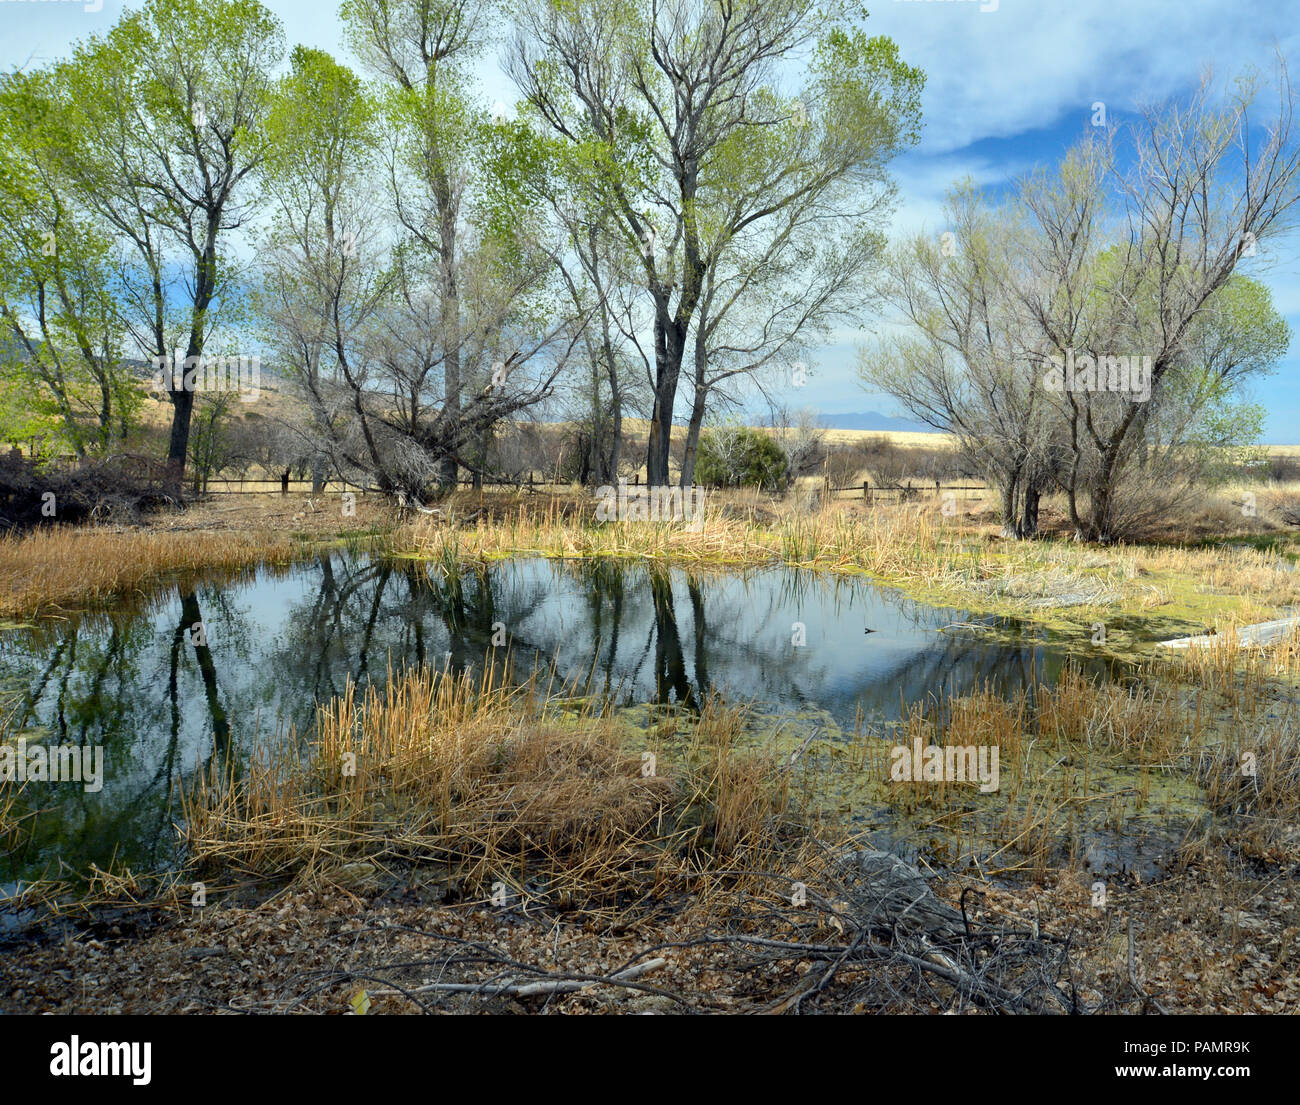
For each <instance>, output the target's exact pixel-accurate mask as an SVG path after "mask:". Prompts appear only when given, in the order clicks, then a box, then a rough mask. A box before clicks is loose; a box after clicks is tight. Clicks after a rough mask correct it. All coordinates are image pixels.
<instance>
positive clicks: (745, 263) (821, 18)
mask: <svg viewBox="0 0 1300 1105" xmlns="http://www.w3.org/2000/svg"><path fill="white" fill-rule="evenodd" d="M512 10H513V12H514V15H515V21H516V25H517V29H518V31H517V36H516V40H515V42H514V44H513V47H512V51H511V54H510V57H509V60H508V67H509V69H510V72H511V75H512V76H513V78H514V80H515V81H516V83H517V84H518V85H519V87H520V88H521V89H522V90H523V93H524V95H525V97H526V99H527V101H528V103H529V105H530V107H531V110H532V111H533V112H534V113H535V115H536V117H537V118H538V119H539V120H540V121H541V123H542V125H543V126H545V127H546V128H548V129H549V130H550V131H551V132H552V133H553V134H555V135H556V136H558V137H559V138H561V139H562V140H563V141H565V142H567V143H571V144H572V145H573V146H574V147H575V149H576V150H577V151H578V152H579V153H580V156H581V157H583V158H585V159H586V160H587V161H588V162H589V163H590V165H591V166H592V168H593V170H594V171H593V173H592V178H593V187H594V188H596V189H597V190H598V191H597V193H596V194H597V196H598V198H599V199H600V203H601V207H602V210H607V211H609V212H610V213H611V217H612V219H613V225H614V226H615V227H616V229H617V234H618V238H619V240H620V241H621V243H622V245H623V248H624V249H625V250H626V251H628V253H629V254H630V255H631V256H632V257H634V258H635V259H636V261H635V266H632V265H629V266H628V271H629V272H635V273H636V280H637V285H638V287H639V292H640V298H641V306H642V310H643V312H644V313H645V314H647V315H648V316H649V317H650V319H651V320H652V331H653V333H652V342H653V349H652V350H651V351H650V352H648V353H646V354H644V356H645V358H646V360H647V363H648V364H649V365H650V366H651V367H650V374H651V379H652V381H653V392H654V403H653V409H652V412H651V425H650V440H649V446H648V451H647V478H648V480H649V482H650V483H651V484H666V483H667V482H668V479H669V472H668V468H669V451H670V444H671V429H672V424H673V417H674V405H675V403H676V398H677V391H678V384H679V381H680V379H681V375H682V367H683V361H684V359H685V358H686V357H687V356H688V354H689V355H691V356H693V358H694V360H695V363H696V366H697V375H696V379H695V384H696V397H697V405H698V408H699V409H698V410H692V415H691V426H692V434H693V435H694V434H695V433H697V432H698V426H699V425H700V424H701V422H702V419H703V413H704V403H705V400H706V398H707V396H708V394H709V392H710V391H711V390H712V389H713V388H714V387H716V386H717V384H718V383H719V377H718V376H717V375H716V373H717V372H718V371H722V372H729V371H736V372H740V371H749V370H752V369H754V368H757V367H759V366H761V365H762V364H765V363H767V362H768V361H769V360H770V359H771V358H772V357H774V356H776V355H778V354H780V353H781V352H782V351H784V350H786V349H788V348H790V346H791V344H792V343H793V342H795V341H796V340H797V339H798V337H799V335H800V334H801V333H802V332H803V331H804V328H805V327H808V328H813V329H815V328H816V327H817V326H818V325H824V324H826V323H828V322H830V321H831V320H833V319H835V318H837V317H839V315H840V313H841V312H842V311H844V310H846V309H847V308H848V306H849V303H848V301H849V299H851V294H852V292H853V291H857V292H859V293H861V291H862V290H863V287H862V284H863V282H862V280H861V276H862V274H863V271H864V265H865V262H866V260H867V259H869V258H870V257H871V256H872V255H873V254H874V253H875V252H876V251H878V249H879V240H878V238H873V237H872V236H871V235H870V234H867V233H865V231H867V230H869V229H871V228H872V227H873V226H875V225H876V218H877V217H878V216H879V215H880V214H881V213H882V212H883V210H884V201H885V200H886V199H887V198H888V187H887V185H886V183H885V179H884V175H883V168H884V166H885V164H886V163H887V162H888V161H889V159H890V158H891V157H892V155H893V154H894V153H896V152H897V151H898V150H900V149H901V148H903V147H905V146H906V145H908V144H910V143H912V142H914V141H916V139H917V136H918V133H919V112H920V109H919V100H920V89H921V85H922V82H923V77H922V75H921V73H920V72H919V71H918V70H916V69H913V68H911V67H910V66H907V65H906V64H904V63H903V62H902V61H901V60H900V58H899V56H898V52H897V49H896V47H895V46H894V44H893V43H892V42H890V41H889V40H887V39H883V38H873V39H869V38H867V37H866V36H865V35H863V34H862V33H861V32H860V31H859V30H858V29H857V28H856V26H855V23H856V21H857V20H858V19H860V18H861V16H862V15H863V14H864V13H863V12H862V11H861V10H860V8H859V7H858V6H857V5H856V4H852V3H841V2H833V3H831V4H830V5H825V4H821V3H818V2H816V0H745V2H742V3H732V2H727V3H722V2H711V3H705V4H692V3H685V2H678V0H649V2H646V0H615V2H612V3H611V2H609V0H517V2H516V3H515V4H514V7H513V9H512ZM807 47H813V58H814V60H813V63H812V65H811V67H810V69H809V73H808V81H807V84H806V87H805V88H804V89H803V90H802V91H801V93H800V95H799V96H798V97H795V96H790V95H789V94H788V93H786V92H785V91H783V88H784V86H785V83H786V76H787V73H786V66H787V62H788V59H789V58H790V57H791V55H795V54H797V53H799V52H800V51H802V50H804V49H805V48H807ZM837 220H838V221H837ZM834 228H838V229H834ZM801 259H802V261H804V262H809V261H811V264H801V263H800V261H801ZM778 289H779V290H778ZM805 298H806V299H807V300H808V303H809V309H807V310H805V309H803V308H801V307H795V308H793V309H791V308H790V306H789V305H790V304H791V303H792V302H798V301H800V300H802V299H805ZM782 300H784V303H782ZM760 308H762V309H763V311H764V314H765V315H766V317H767V319H768V322H769V327H768V332H767V335H766V336H765V337H760V338H759V339H757V342H753V341H752V339H751V340H750V341H748V342H746V341H742V342H737V341H734V340H732V338H733V336H734V335H735V334H737V333H738V332H739V330H740V325H739V319H738V318H737V316H739V315H740V314H741V313H742V312H743V311H745V310H755V311H757V310H759V309H760ZM733 321H734V322H735V325H727V324H728V323H729V322H733ZM757 329H758V332H760V333H761V332H762V329H763V324H762V323H761V322H760V323H759V326H758V328H757ZM710 365H713V366H714V368H713V370H710V367H709V366H710ZM690 468H691V455H690V450H688V456H687V463H686V464H685V465H684V466H683V469H682V474H681V478H682V480H683V481H685V482H689V481H690V478H691V471H690Z"/></svg>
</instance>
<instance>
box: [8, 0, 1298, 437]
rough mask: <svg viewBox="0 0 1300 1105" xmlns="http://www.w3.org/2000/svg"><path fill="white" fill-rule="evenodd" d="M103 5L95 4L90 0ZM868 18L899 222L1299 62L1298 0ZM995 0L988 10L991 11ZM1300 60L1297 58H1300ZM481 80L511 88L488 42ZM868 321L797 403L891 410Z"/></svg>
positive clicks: (1274, 280)
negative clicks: (904, 111) (910, 120)
mask: <svg viewBox="0 0 1300 1105" xmlns="http://www.w3.org/2000/svg"><path fill="white" fill-rule="evenodd" d="M264 2H266V3H267V7H269V8H270V9H271V10H272V11H273V12H275V14H276V15H277V16H278V17H279V18H280V19H281V21H282V22H283V23H284V27H285V36H286V39H287V41H288V42H289V43H290V44H293V43H297V42H301V43H305V44H307V45H312V46H318V47H320V48H322V49H326V50H329V51H331V52H332V53H334V54H335V55H336V56H337V57H339V58H340V59H341V60H344V61H349V62H352V63H355V59H354V58H352V57H351V56H350V55H349V53H348V51H346V50H345V49H344V48H343V47H342V41H341V40H342V35H341V32H340V26H339V21H338V18H337V7H336V4H335V3H334V0H264ZM97 5H98V6H99V10H98V11H90V10H86V9H87V8H94V7H96V6H97ZM123 6H124V5H123V4H122V3H121V2H119V0H45V2H35V0H26V2H24V0H0V31H2V32H3V33H0V64H2V65H4V66H6V67H9V66H14V65H28V64H39V63H41V62H43V61H45V60H49V59H52V58H56V57H60V56H63V55H64V54H66V53H67V51H68V50H69V47H70V45H71V43H72V42H74V41H75V40H76V39H78V38H81V37H83V36H85V35H88V34H93V33H97V32H102V31H104V30H107V29H108V27H110V26H111V25H112V24H113V22H115V20H116V19H117V17H118V16H119V15H120V13H121V11H122V8H123ZM868 8H869V11H870V18H869V19H868V20H867V24H866V26H867V30H868V31H869V32H870V33H872V34H886V35H889V36H890V37H891V38H893V39H894V40H895V41H896V42H897V43H898V45H899V49H900V51H901V52H902V55H903V57H904V58H905V59H906V60H907V61H908V62H909V63H910V64H913V65H919V66H920V67H921V68H922V69H923V70H924V71H925V73H926V89H925V94H924V100H923V109H924V119H925V128H924V131H923V134H922V142H921V145H920V146H919V147H918V148H917V149H915V150H914V151H912V152H910V153H908V154H906V155H905V156H903V157H901V158H900V159H899V160H898V161H897V162H895V165H894V169H895V176H896V178H897V180H898V183H899V185H900V193H901V202H900V206H899V210H898V211H897V213H896V214H895V217H894V226H893V229H894V230H895V231H896V232H900V233H901V232H909V231H915V230H918V229H920V228H922V227H924V228H928V229H930V230H934V231H938V230H939V229H942V215H941V205H942V202H943V194H944V192H945V190H946V189H947V188H949V187H950V186H951V185H952V183H953V182H954V181H955V180H957V179H959V178H961V177H963V176H966V175H970V176H971V177H973V178H974V179H975V181H976V182H977V183H978V184H983V185H988V186H990V187H998V186H1000V185H1003V184H1005V183H1006V182H1008V181H1009V180H1011V179H1012V178H1014V177H1015V176H1016V175H1018V174H1020V173H1022V172H1024V171H1026V170H1028V169H1032V168H1033V167H1034V166H1035V165H1039V164H1049V163H1051V162H1054V161H1055V160H1057V159H1058V158H1059V157H1060V156H1061V154H1062V153H1063V152H1064V151H1065V149H1066V148H1067V147H1068V146H1069V145H1070V144H1071V143H1072V142H1073V141H1075V140H1076V139H1077V138H1078V137H1079V136H1080V135H1081V134H1082V133H1083V132H1084V129H1085V128H1086V127H1087V125H1088V122H1089V118H1090V116H1091V113H1092V104H1093V103H1094V102H1095V101H1097V100H1101V101H1102V102H1104V103H1105V104H1106V108H1107V113H1108V115H1109V117H1110V121H1111V122H1112V123H1115V122H1122V121H1123V120H1124V119H1125V117H1126V116H1127V115H1128V114H1129V113H1131V112H1133V111H1134V109H1136V108H1137V107H1139V106H1140V105H1142V104H1145V103H1159V102H1161V101H1164V100H1167V99H1169V98H1170V97H1174V96H1179V95H1183V94H1186V93H1187V92H1188V91H1189V90H1190V89H1191V88H1192V87H1193V86H1194V85H1195V84H1196V83H1197V81H1198V79H1199V78H1200V75H1201V74H1202V72H1203V71H1204V70H1205V69H1206V68H1207V67H1209V68H1212V69H1213V71H1214V72H1215V73H1216V74H1218V75H1219V76H1220V77H1223V78H1230V77H1231V76H1233V75H1235V74H1236V73H1238V72H1239V71H1241V70H1242V69H1243V68H1245V67H1246V66H1251V65H1253V66H1257V67H1258V68H1259V69H1260V70H1261V71H1263V73H1264V74H1267V73H1268V72H1269V71H1270V70H1271V67H1272V65H1273V59H1274V54H1275V52H1276V51H1277V50H1281V52H1282V53H1283V54H1284V55H1285V56H1286V57H1287V58H1288V59H1290V60H1291V61H1292V62H1293V63H1296V62H1300V18H1297V14H1300V13H1298V11H1297V8H1296V5H1295V3H1294V0H1285V2H1284V0H1234V2H1233V3H1231V4H1227V3H1223V2H1222V0H1128V2H1125V0H1107V2H1087V0H876V2H874V3H870V4H868ZM985 9H987V10H985ZM1293 67H1294V68H1295V69H1296V70H1300V64H1295V65H1293ZM481 78H482V87H483V95H484V97H485V99H486V100H487V101H489V102H496V101H499V102H502V103H506V104H509V103H511V102H513V100H514V99H515V93H514V90H513V88H512V86H511V85H510V82H509V81H508V80H507V78H506V77H505V75H504V74H503V73H502V72H501V70H500V67H499V65H498V64H497V62H496V58H495V50H491V49H490V50H489V51H488V56H487V59H486V60H485V61H484V63H483V65H482V66H481ZM1252 274H1253V275H1256V276H1258V277H1259V278H1260V279H1262V280H1263V281H1264V282H1265V283H1267V284H1268V285H1269V287H1270V288H1271V289H1272V292H1273V297H1274V303H1275V305H1276V307H1277V309H1278V310H1279V311H1281V312H1282V313H1283V314H1284V315H1285V316H1286V318H1287V321H1288V322H1289V323H1290V324H1291V327H1292V329H1293V330H1294V331H1296V332H1297V333H1298V334H1300V241H1290V242H1287V243H1283V244H1282V246H1281V247H1280V248H1278V249H1276V250H1274V251H1273V255H1272V257H1271V258H1270V259H1269V263H1268V265H1267V266H1266V267H1257V268H1256V269H1255V270H1254V271H1253V273H1252ZM858 340H859V338H858V336H857V335H855V334H842V335H838V340H837V341H836V343H835V344H832V345H829V346H827V347H826V348H824V349H822V350H820V351H819V352H818V353H817V354H816V355H814V356H813V358H812V360H811V364H812V368H813V371H812V375H811V378H810V380H809V383H808V385H807V387H806V388H804V389H803V392H802V394H801V395H800V402H801V403H806V404H808V405H810V406H814V407H817V408H819V409H821V410H822V411H823V412H826V413H835V412H848V411H859V410H870V409H875V410H881V411H885V412H888V413H897V409H896V407H894V405H893V404H892V402H891V401H890V400H888V399H886V398H884V397H882V396H872V395H868V394H866V393H865V392H863V391H862V390H861V388H860V387H859V385H858V383H857V377H856V374H855V372H854V365H855V363H856V347H857V343H858ZM1297 381H1300V338H1297V339H1296V340H1295V341H1293V343H1292V347H1291V350H1290V352H1289V353H1288V355H1287V357H1286V358H1285V359H1284V360H1283V362H1282V363H1281V364H1280V365H1279V366H1278V370H1277V372H1276V374H1275V375H1273V376H1272V377H1270V378H1269V379H1268V380H1266V381H1262V382H1261V383H1260V384H1259V385H1258V386H1257V389H1256V394H1255V397H1256V399H1257V400H1258V401H1260V402H1261V403H1263V404H1264V405H1265V407H1266V408H1267V411H1268V421H1267V423H1266V432H1265V439H1266V440H1267V441H1270V442H1278V443H1282V442H1286V443H1294V442H1300V387H1297V386H1296V383H1297Z"/></svg>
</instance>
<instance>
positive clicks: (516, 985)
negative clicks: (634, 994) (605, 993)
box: [372, 958, 668, 998]
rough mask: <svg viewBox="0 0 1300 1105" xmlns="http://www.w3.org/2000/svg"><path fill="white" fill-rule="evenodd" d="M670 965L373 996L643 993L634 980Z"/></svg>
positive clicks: (655, 962)
mask: <svg viewBox="0 0 1300 1105" xmlns="http://www.w3.org/2000/svg"><path fill="white" fill-rule="evenodd" d="M667 962H668V960H666V959H663V958H659V959H647V960H646V961H645V962H644V963H638V964H636V965H635V966H632V967H628V968H626V969H625V970H622V971H618V972H617V973H615V974H612V975H608V976H605V977H602V978H566V979H555V980H554V981H538V982H518V981H516V980H515V979H513V978H507V979H504V980H502V981H501V982H426V983H425V984H424V985H422V986H412V987H410V988H409V989H408V990H405V991H401V990H374V991H372V993H373V994H375V995H377V996H378V995H382V996H386V997H391V996H394V995H397V994H402V993H406V994H428V993H440V994H488V995H491V996H493V997H498V996H503V995H504V996H506V997H512V998H526V997H535V996H537V995H538V994H571V993H574V992H575V991H577V990H585V989H586V988H587V987H588V986H625V985H629V984H631V985H630V986H629V988H630V989H633V990H640V989H643V987H641V986H638V985H636V984H635V983H634V982H633V980H634V979H637V978H640V977H641V976H642V975H644V974H649V973H650V972H651V971H656V970H658V969H659V968H660V967H662V966H663V965H664V964H665V963H667Z"/></svg>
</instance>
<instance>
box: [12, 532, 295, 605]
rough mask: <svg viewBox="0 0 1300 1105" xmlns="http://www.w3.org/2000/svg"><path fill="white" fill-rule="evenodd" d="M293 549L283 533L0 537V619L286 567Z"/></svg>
mask: <svg viewBox="0 0 1300 1105" xmlns="http://www.w3.org/2000/svg"><path fill="white" fill-rule="evenodd" d="M294 555H295V550H294V547H293V545H292V542H291V541H290V540H289V538H288V536H287V535H285V534H277V533H274V532H258V533H233V532H231V533H202V532H198V533H166V532H162V533H157V532H149V531H139V532H128V533H122V532H118V531H115V530H111V529H83V530H76V529H72V528H70V527H64V526H60V527H57V528H51V529H45V530H40V531H38V532H36V533H32V534H28V535H27V536H25V537H0V617H6V616H7V617H21V616H25V615H37V614H42V613H47V612H49V611H50V610H52V609H55V608H59V607H64V608H66V607H69V606H82V605H87V604H91V603H95V602H100V601H103V600H104V599H106V598H109V597H112V596H117V595H121V594H123V593H126V592H130V591H133V590H136V589H138V588H143V587H145V586H147V585H150V584H152V583H154V582H155V581H157V580H159V579H166V578H171V577H173V576H175V575H178V574H183V573H186V572H194V571H202V570H236V569H241V568H247V567H250V566H253V565H256V564H262V563H286V562H288V561H289V560H291V559H293V556H294Z"/></svg>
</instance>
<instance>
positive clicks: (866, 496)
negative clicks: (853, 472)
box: [862, 480, 871, 503]
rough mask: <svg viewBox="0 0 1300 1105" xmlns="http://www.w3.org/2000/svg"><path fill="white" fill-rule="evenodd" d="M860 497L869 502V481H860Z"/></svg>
mask: <svg viewBox="0 0 1300 1105" xmlns="http://www.w3.org/2000/svg"><path fill="white" fill-rule="evenodd" d="M862 498H863V501H864V502H868V503H869V502H871V481H870V480H863V481H862Z"/></svg>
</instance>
